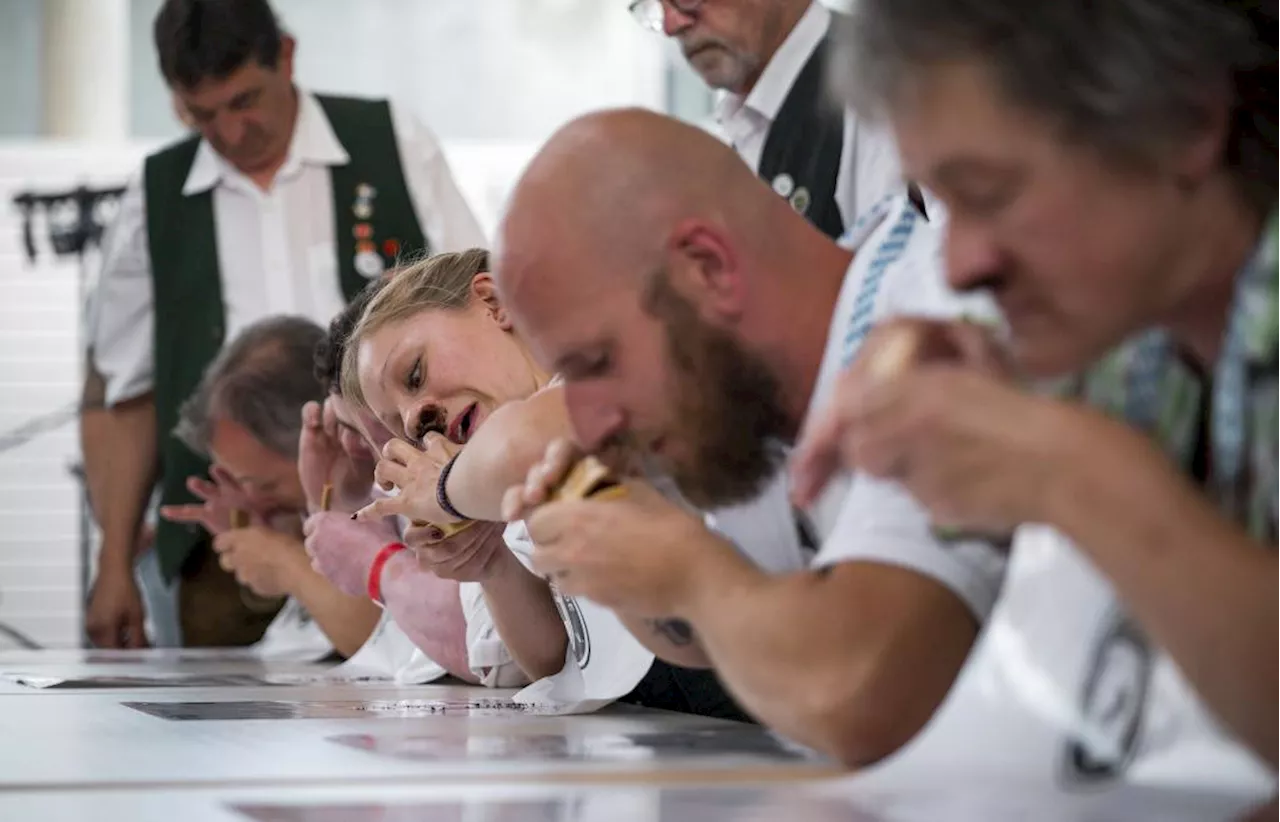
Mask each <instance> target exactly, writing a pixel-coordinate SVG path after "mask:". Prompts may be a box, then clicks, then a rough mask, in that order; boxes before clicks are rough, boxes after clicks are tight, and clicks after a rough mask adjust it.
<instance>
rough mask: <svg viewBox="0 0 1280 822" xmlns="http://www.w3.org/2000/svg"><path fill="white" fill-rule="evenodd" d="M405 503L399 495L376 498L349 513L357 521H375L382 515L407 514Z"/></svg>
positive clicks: (382, 516)
mask: <svg viewBox="0 0 1280 822" xmlns="http://www.w3.org/2000/svg"><path fill="white" fill-rule="evenodd" d="M407 507H408V506H407V504H406V502H405V501H404V499H402V498H401V497H384V498H382V499H376V500H374V501H373V502H371V503H369V504H368V505H366V506H365V507H363V508H361V509H360V510H359V511H356V512H355V513H354V514H352V515H351V518H352V519H354V520H356V521H357V522H377V521H378V520H380V519H382V518H384V517H394V516H396V515H397V514H403V515H406V516H407V515H408V511H407V510H406V509H407Z"/></svg>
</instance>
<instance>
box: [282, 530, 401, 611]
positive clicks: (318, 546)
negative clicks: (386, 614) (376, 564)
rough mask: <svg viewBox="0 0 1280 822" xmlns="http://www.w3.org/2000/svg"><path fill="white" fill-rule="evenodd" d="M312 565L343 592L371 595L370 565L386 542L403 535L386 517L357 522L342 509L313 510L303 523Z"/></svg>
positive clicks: (357, 595) (396, 539)
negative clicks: (314, 511) (343, 512)
mask: <svg viewBox="0 0 1280 822" xmlns="http://www.w3.org/2000/svg"><path fill="white" fill-rule="evenodd" d="M302 530H303V533H304V534H305V535H306V538H307V539H306V550H307V556H309V557H311V567H312V568H314V569H315V571H316V572H317V573H319V574H320V575H321V576H323V577H324V578H325V579H327V580H329V582H331V583H333V585H334V587H335V588H337V589H338V590H339V591H342V593H344V594H347V595H348V596H353V597H363V596H366V595H367V592H368V584H369V568H370V567H371V566H372V565H373V560H374V557H376V556H377V555H378V552H379V551H381V550H382V548H383V546H385V545H387V544H388V543H392V542H399V541H400V537H399V535H398V534H397V533H396V530H395V528H393V527H392V526H391V525H390V524H389V523H387V522H386V521H376V522H353V521H352V520H351V517H349V516H347V515H346V514H342V513H334V512H328V513H326V512H320V513H317V514H312V515H311V516H310V517H309V518H308V519H307V521H306V523H305V524H304V525H303V527H302Z"/></svg>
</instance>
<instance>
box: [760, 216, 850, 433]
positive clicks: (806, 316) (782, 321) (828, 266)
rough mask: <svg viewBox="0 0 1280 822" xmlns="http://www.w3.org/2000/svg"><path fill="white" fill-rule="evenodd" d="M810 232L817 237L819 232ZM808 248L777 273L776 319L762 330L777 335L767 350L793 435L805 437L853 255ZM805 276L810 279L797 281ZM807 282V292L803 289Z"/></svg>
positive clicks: (826, 246)
mask: <svg viewBox="0 0 1280 822" xmlns="http://www.w3.org/2000/svg"><path fill="white" fill-rule="evenodd" d="M805 228H806V230H808V231H811V232H812V233H813V234H815V235H817V234H818V231H817V229H813V228H810V227H809V226H808V225H807V224H806V226H805ZM823 239H824V242H822V243H817V242H806V243H805V245H807V246H808V247H809V250H808V252H807V253H804V254H791V255H790V256H789V257H788V259H787V261H786V262H785V263H784V264H783V265H782V266H780V267H779V268H777V269H776V270H777V271H778V276H777V277H775V278H774V281H775V283H776V285H777V288H776V293H774V294H771V295H770V297H771V300H770V305H771V314H770V315H768V316H767V317H766V319H765V323H762V325H767V326H770V330H771V331H772V332H773V333H772V335H771V336H770V337H768V338H767V339H766V343H765V346H764V347H763V350H764V352H765V358H766V360H767V361H768V363H769V365H770V367H771V368H772V370H773V373H774V374H775V375H777V377H778V384H779V389H780V390H781V393H782V402H783V407H784V408H785V409H786V411H787V416H788V418H789V419H790V420H791V421H792V431H791V435H792V437H793V438H794V437H795V436H796V435H798V434H799V431H800V426H801V425H802V424H803V422H804V418H805V415H806V414H808V412H809V403H810V401H811V400H812V398H813V392H814V389H815V387H816V385H817V382H818V371H819V370H820V369H821V367H822V358H823V356H824V355H825V354H826V350H827V335H828V331H829V330H830V327H831V318H832V315H833V314H834V313H835V310H836V302H837V301H838V300H839V299H840V289H841V287H843V285H844V278H845V272H846V271H847V270H848V268H849V264H850V263H851V262H852V260H853V254H852V253H850V252H849V251H846V250H845V249H843V248H841V247H840V246H838V245H836V244H835V243H832V242H826V241H825V238H823ZM800 271H802V272H804V279H803V280H799V279H798V278H796V277H795V273H796V272H800ZM801 282H803V283H804V287H802V288H801V287H798V286H799V284H800V283H801Z"/></svg>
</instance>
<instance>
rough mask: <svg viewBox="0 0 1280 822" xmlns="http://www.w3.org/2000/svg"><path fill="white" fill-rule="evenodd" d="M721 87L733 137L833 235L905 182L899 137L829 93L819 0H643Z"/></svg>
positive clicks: (721, 107)
mask: <svg viewBox="0 0 1280 822" xmlns="http://www.w3.org/2000/svg"><path fill="white" fill-rule="evenodd" d="M629 8H630V10H631V13H632V15H633V16H635V18H636V19H637V20H638V21H639V22H640V23H641V25H644V26H645V27H646V28H650V29H652V30H654V31H661V32H662V33H664V34H665V35H666V36H667V37H670V38H672V39H674V40H676V41H677V42H678V43H679V45H680V49H681V51H682V52H683V53H684V56H685V59H686V60H688V61H689V65H690V66H691V67H692V68H693V70H694V71H696V72H697V73H698V74H699V75H700V76H701V77H702V79H703V80H704V81H705V82H706V83H707V85H708V86H710V87H711V88H713V89H718V90H719V91H720V92H721V93H720V96H719V99H718V100H717V102H716V109H715V117H716V121H717V123H718V124H719V126H720V130H721V131H722V133H723V136H724V137H725V139H726V140H727V141H728V142H729V143H730V144H731V145H732V146H733V148H734V150H735V151H737V152H738V154H739V156H741V157H742V159H743V160H744V161H746V163H747V165H748V166H750V167H751V168H752V170H754V171H756V172H757V173H758V174H759V175H760V177H761V178H762V179H764V180H765V182H767V183H769V184H770V186H772V188H773V190H774V191H776V192H777V193H778V194H779V195H780V196H782V197H783V198H784V199H786V200H787V201H788V202H789V203H790V204H791V206H792V208H794V209H795V210H796V211H798V212H799V213H801V214H804V215H805V216H806V217H808V219H809V221H810V222H812V223H813V224H814V225H816V226H817V227H818V228H819V229H820V230H821V231H822V232H823V233H824V234H826V235H827V236H828V237H831V238H832V239H836V238H838V237H840V236H841V235H842V234H843V233H844V232H845V230H846V229H848V228H849V226H850V225H852V224H853V221H854V220H856V219H857V218H858V217H859V216H861V215H862V214H863V213H864V212H865V211H867V210H868V209H869V208H871V207H872V206H873V205H875V204H876V203H877V202H879V201H880V200H881V199H883V198H884V197H885V196H886V195H888V194H891V193H893V192H894V191H896V190H897V189H898V188H900V187H901V185H902V180H901V172H900V169H899V164H898V157H897V151H896V148H895V146H894V143H893V138H892V135H891V134H890V133H889V132H888V131H887V130H885V129H883V128H876V127H873V126H872V125H871V124H870V123H868V122H867V121H864V120H862V119H861V118H859V117H858V116H857V115H855V114H854V112H853V111H852V110H848V109H842V108H841V107H840V106H839V104H838V102H836V100H835V97H834V96H832V95H830V94H829V93H828V92H827V75H828V73H829V72H828V62H829V59H830V55H829V51H830V49H829V47H828V42H827V34H828V30H829V29H830V28H831V24H832V13H831V12H830V11H829V10H828V9H827V8H826V7H824V6H823V5H822V4H820V3H818V2H813V1H812V0H769V1H768V2H761V0H635V2H632V3H631V4H630V6H629Z"/></svg>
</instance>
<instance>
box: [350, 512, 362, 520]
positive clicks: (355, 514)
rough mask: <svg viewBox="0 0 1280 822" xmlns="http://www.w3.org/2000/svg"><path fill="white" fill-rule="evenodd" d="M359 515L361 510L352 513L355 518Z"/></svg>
mask: <svg viewBox="0 0 1280 822" xmlns="http://www.w3.org/2000/svg"><path fill="white" fill-rule="evenodd" d="M358 516H360V512H359V511H357V512H356V513H354V514H352V515H351V518H352V519H355V518H356V517H358Z"/></svg>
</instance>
